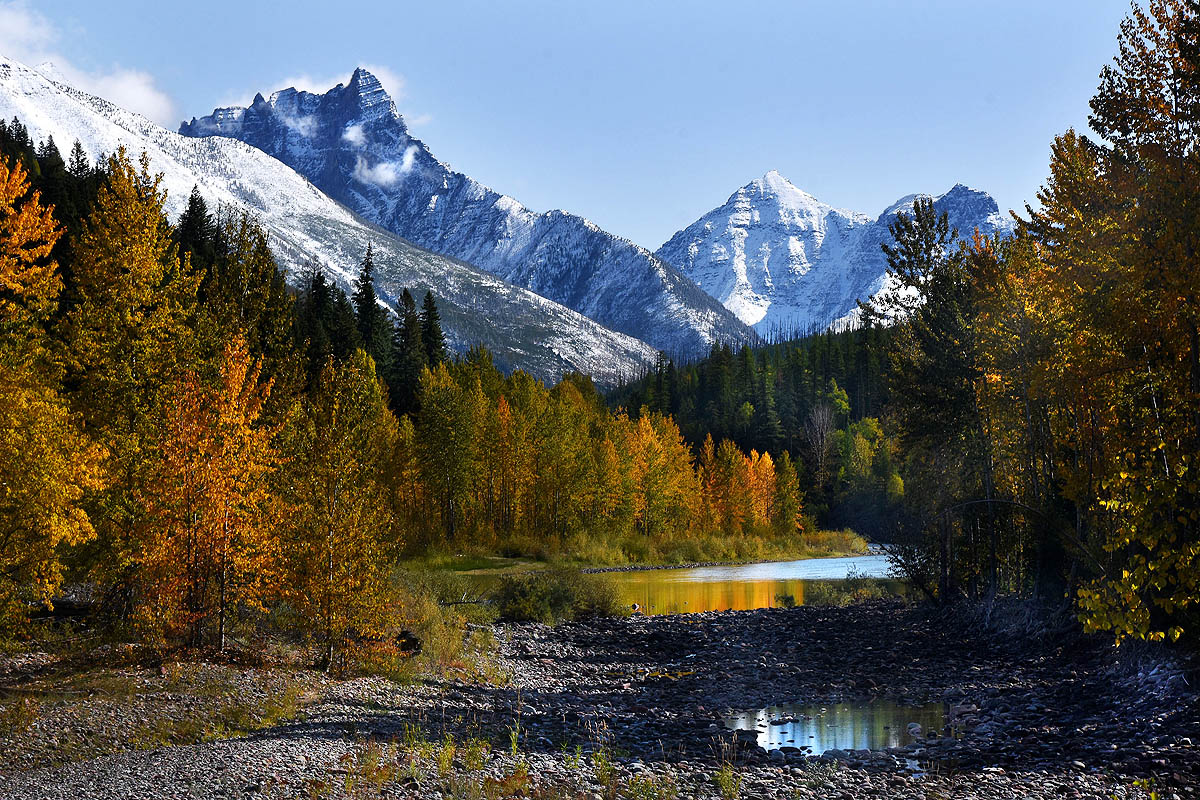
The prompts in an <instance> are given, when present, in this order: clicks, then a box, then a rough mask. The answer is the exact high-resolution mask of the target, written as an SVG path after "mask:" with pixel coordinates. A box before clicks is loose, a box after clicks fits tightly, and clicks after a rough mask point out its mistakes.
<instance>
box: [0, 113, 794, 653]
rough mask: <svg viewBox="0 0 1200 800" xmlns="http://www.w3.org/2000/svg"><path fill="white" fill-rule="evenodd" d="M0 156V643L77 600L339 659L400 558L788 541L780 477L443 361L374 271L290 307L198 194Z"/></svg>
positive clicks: (429, 334) (471, 356)
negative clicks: (84, 595) (281, 636)
mask: <svg viewBox="0 0 1200 800" xmlns="http://www.w3.org/2000/svg"><path fill="white" fill-rule="evenodd" d="M0 135H3V137H4V139H3V144H4V151H3V152H2V153H0V623H2V624H0V632H4V633H6V634H11V633H15V632H17V631H19V629H20V628H21V626H22V625H23V624H24V622H25V621H26V620H27V619H28V617H29V614H30V613H31V612H32V611H34V610H35V609H36V608H37V607H39V606H43V607H50V606H52V604H53V602H54V600H55V598H56V597H59V596H60V595H61V593H62V591H63V588H64V586H66V587H75V588H73V589H72V591H75V590H76V589H78V588H80V587H83V588H87V589H89V590H90V591H91V593H92V594H93V595H94V597H95V598H96V602H97V604H98V606H99V608H101V609H102V610H103V612H104V613H106V614H107V615H109V616H110V618H112V619H114V620H116V621H117V622H119V623H120V624H124V625H128V626H129V628H130V629H131V630H132V631H134V632H136V633H137V634H138V635H140V636H141V637H143V638H144V639H146V640H148V641H152V642H177V643H184V644H190V645H193V646H199V645H215V646H218V647H222V646H224V643H225V641H226V639H227V637H228V636H230V635H231V634H232V633H236V632H238V631H239V630H242V629H243V626H245V625H247V624H250V623H255V624H257V623H258V622H261V621H262V620H263V619H265V618H268V616H269V618H270V619H272V620H277V621H278V620H285V621H286V623H285V624H287V625H288V626H289V628H291V629H295V630H299V631H302V632H304V633H306V634H307V635H308V636H310V637H311V638H312V640H314V641H316V642H319V643H321V644H322V645H323V646H324V648H325V649H326V654H327V658H332V657H333V656H334V650H335V649H336V648H337V647H339V646H340V645H339V643H341V642H343V641H344V640H345V636H346V635H347V634H348V632H353V634H354V635H357V636H362V635H374V634H381V635H382V634H383V633H387V632H388V631H389V630H391V631H392V632H394V628H395V627H396V625H398V624H399V623H398V622H397V619H398V618H399V616H400V615H402V614H403V613H404V610H403V608H402V607H401V606H400V604H397V603H395V602H391V600H390V599H389V598H390V597H392V595H391V594H390V593H391V591H392V588H391V587H392V582H393V578H394V571H395V567H396V565H397V563H398V561H399V560H400V559H402V558H404V557H407V556H411V555H414V554H422V553H426V552H429V551H434V552H463V551H466V552H476V553H478V552H493V553H495V552H499V553H507V554H513V555H535V556H541V555H552V554H556V553H570V554H572V555H574V556H576V557H579V558H583V559H595V560H610V561H611V560H618V561H624V560H642V559H656V558H682V559H688V558H691V559H700V558H705V557H716V558H722V557H736V556H749V557H753V556H756V555H761V554H762V553H763V552H764V548H765V547H769V546H776V544H778V546H784V547H797V546H799V545H800V544H801V543H802V542H803V539H802V536H801V530H802V527H801V525H802V516H801V511H802V508H801V497H800V493H799V486H798V481H797V476H796V471H795V467H794V465H793V464H792V462H791V460H790V459H789V458H787V457H786V456H782V457H780V458H778V459H775V458H773V457H772V456H770V455H766V454H761V455H760V454H759V453H758V452H756V451H751V452H750V453H749V454H746V453H744V452H742V451H741V450H739V449H738V448H736V447H734V446H732V445H731V444H729V443H723V444H722V445H721V446H719V447H711V446H710V447H707V448H705V449H703V450H702V451H701V452H700V453H699V454H698V455H696V454H694V453H693V451H692V450H691V449H690V448H689V447H688V446H687V444H686V443H685V441H684V439H683V437H682V436H681V434H680V432H679V429H678V427H677V426H676V424H675V422H674V421H673V420H672V419H671V418H670V417H669V416H666V415H663V414H651V413H648V414H645V415H642V416H640V417H639V418H637V419H630V418H629V417H627V416H626V415H624V414H613V413H612V412H610V411H609V410H608V409H607V407H606V406H605V404H604V403H603V401H602V399H601V397H600V396H599V395H598V393H597V392H596V390H595V389H594V387H593V386H592V384H591V381H590V380H589V379H588V378H586V377H585V376H582V375H568V376H567V377H566V378H564V379H563V380H562V381H561V382H560V383H559V384H558V385H557V386H554V387H546V386H544V385H543V384H542V383H540V382H538V381H536V380H534V379H532V378H531V377H530V376H528V375H527V374H525V373H524V372H521V371H517V372H515V373H513V374H512V375H508V376H505V375H504V374H502V373H501V372H500V371H499V370H497V369H496V368H495V367H494V366H493V364H492V360H491V357H490V355H489V354H488V353H487V352H486V351H485V350H483V349H481V348H475V349H472V350H471V351H469V352H468V353H466V354H465V355H463V356H460V357H452V356H451V355H450V354H448V353H447V350H446V344H445V337H444V335H443V333H442V329H441V325H440V321H439V318H438V311H437V305H436V302H435V300H434V298H433V296H432V294H427V295H426V296H425V298H424V300H423V302H422V303H421V304H420V305H419V306H418V304H417V302H416V301H415V299H414V298H413V297H412V296H411V295H410V294H409V293H408V292H404V294H403V295H402V297H401V301H400V303H399V307H398V308H397V309H396V310H395V311H396V313H395V314H394V315H393V314H392V313H391V312H390V310H389V309H386V308H384V307H383V306H382V305H381V304H380V303H379V302H378V299H377V298H376V295H375V290H374V284H373V270H374V268H375V265H374V263H373V256H372V253H371V250H370V249H368V250H367V252H366V253H365V254H364V259H363V261H362V265H361V270H360V273H359V276H358V279H357V280H356V282H355V284H354V287H353V292H352V293H351V294H350V295H349V296H348V295H347V294H346V293H345V292H343V291H342V290H341V289H340V288H339V287H338V286H337V285H336V284H334V283H332V282H331V281H329V280H328V279H327V278H326V276H325V274H324V272H323V271H322V270H321V269H320V267H319V266H317V265H311V266H310V267H308V268H306V269H305V270H303V271H302V273H301V274H300V275H299V280H298V285H297V286H296V287H293V288H289V287H288V286H287V285H286V284H285V282H284V276H283V274H282V272H281V270H280V269H279V267H278V265H277V264H276V262H275V260H274V257H273V256H272V254H271V249H270V246H269V242H268V240H267V237H266V235H265V234H264V232H263V231H262V230H261V228H259V226H258V225H257V224H256V223H255V221H254V220H253V219H252V218H250V217H247V216H245V215H242V214H237V213H231V212H229V211H227V210H218V211H217V212H216V213H212V212H210V210H209V209H208V208H207V207H206V206H205V203H204V201H203V199H202V198H201V196H200V194H199V193H198V192H193V194H192V196H191V198H190V199H189V203H188V206H187V209H186V211H185V212H184V213H183V214H182V215H181V217H180V219H179V221H178V223H177V224H174V225H173V224H171V223H170V222H169V220H168V219H167V217H166V215H165V213H164V210H163V206H164V201H165V195H164V193H163V191H162V190H161V188H160V185H159V178H158V177H156V176H155V175H154V174H153V173H152V172H151V169H150V164H149V162H148V161H147V159H146V158H145V157H144V156H143V157H142V159H141V161H140V163H138V164H135V163H133V162H132V161H131V160H130V158H129V157H128V156H127V155H126V154H125V152H124V151H123V150H122V151H119V152H117V153H116V154H113V155H112V156H110V157H108V158H107V159H106V160H105V161H104V162H103V163H102V164H101V165H100V166H98V167H97V166H92V165H89V164H87V162H86V159H83V158H82V156H80V158H79V159H78V163H75V162H76V161H77V159H76V158H75V157H74V156H73V157H72V159H71V164H69V165H68V167H67V168H66V170H65V171H63V170H60V169H59V168H58V166H57V164H58V162H60V161H61V159H60V158H57V156H56V150H55V149H54V148H53V146H52V145H51V144H49V143H47V144H45V145H40V146H38V147H34V146H33V145H32V143H30V142H29V141H28V135H27V134H26V133H25V131H24V128H22V127H21V126H20V123H17V122H14V123H13V124H12V125H5V126H4V128H3V131H0ZM76 150H77V151H78V152H79V153H80V154H81V153H82V150H81V148H76ZM64 176H65V177H64ZM53 180H61V181H62V187H61V192H62V193H61V194H60V195H59V196H61V197H66V198H69V202H68V203H65V204H64V208H66V209H68V211H67V213H66V217H65V219H59V218H58V217H57V214H58V213H59V212H58V210H57V207H54V206H51V205H50V204H49V203H48V202H47V201H46V196H47V195H43V194H42V191H43V187H45V186H48V185H49V182H50V181H53ZM34 187H38V188H34ZM47 194H48V192H47ZM256 621H257V622H256Z"/></svg>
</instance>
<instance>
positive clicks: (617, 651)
mask: <svg viewBox="0 0 1200 800" xmlns="http://www.w3.org/2000/svg"><path fill="white" fill-rule="evenodd" d="M992 622H993V623H994V620H993V621H992ZM1041 633H1042V634H1043V635H1042V636H1041V637H1037V636H1031V635H1030V634H1029V633H1028V627H1027V626H1020V630H1019V631H1018V630H1017V628H1016V626H1014V627H1013V628H1012V629H1011V630H1008V631H1006V630H1005V629H1003V627H1002V626H997V625H994V624H993V625H986V624H985V623H984V620H982V619H981V618H979V617H976V616H972V615H965V614H964V615H958V616H953V617H950V618H947V617H946V615H945V614H944V613H936V614H935V612H933V611H931V610H928V609H924V608H921V607H908V606H905V605H903V604H901V603H899V602H878V603H871V604H864V605H857V606H851V607H847V608H817V607H801V608H795V609H774V610H771V609H764V610H759V611H741V612H723V613H721V612H717V613H708V614H694V615H683V616H673V617H644V618H643V617H633V618H624V619H622V618H618V619H606V620H592V621H589V622H586V623H573V624H564V625H560V626H558V627H556V628H549V627H546V626H542V625H536V624H521V625H507V626H506V625H497V626H495V627H494V629H493V634H494V636H495V639H496V648H495V654H494V656H493V661H494V663H493V664H492V665H491V668H490V670H489V671H488V672H489V674H492V675H498V674H502V675H506V676H507V680H499V681H496V680H493V681H491V682H479V681H464V680H461V679H438V680H433V681H428V682H423V683H417V684H413V685H407V686H403V685H398V684H395V683H392V682H390V681H387V680H384V679H381V678H359V679H355V680H348V681H337V682H332V681H321V682H320V684H319V686H315V684H310V685H309V687H308V691H313V690H314V687H315V688H316V689H319V696H314V697H313V699H312V701H311V702H309V703H308V704H307V705H304V706H303V709H302V710H301V711H300V712H299V713H298V716H297V717H296V718H294V719H292V720H290V721H285V722H280V723H278V724H275V725H273V726H272V727H269V728H267V729H265V730H261V731H257V732H255V733H251V734H249V735H244V736H241V737H238V738H234V739H229V740H224V741H216V742H208V743H202V744H193V745H185V746H166V747H159V748H158V749H153V750H145V751H134V752H123V753H115V754H110V755H104V756H101V757H98V758H92V759H89V760H85V761H75V762H71V763H65V764H54V765H49V766H35V767H33V768H22V767H21V766H20V764H21V762H20V760H19V759H13V758H9V760H7V761H6V763H7V764H8V765H9V766H6V767H5V768H4V770H3V774H2V777H0V797H4V798H13V799H14V800H16V799H17V798H74V797H97V798H107V797H113V798H117V797H120V798H125V797H164V798H165V797H240V796H271V797H306V796H354V797H368V796H369V797H379V796H381V795H382V796H387V797H414V798H449V797H464V798H473V797H478V798H484V797H502V796H511V795H514V794H520V795H521V796H535V797H544V798H557V797H570V798H588V800H593V798H619V797H628V798H669V797H679V798H689V797H712V798H717V797H733V796H740V797H745V798H759V797H762V798H788V799H789V800H790V799H791V798H809V797H813V798H816V797H823V798H824V797H834V798H838V797H847V798H848V797H881V798H882V797H888V798H893V797H894V798H927V797H928V798H932V797H947V798H959V797H961V798H984V797H996V798H1024V797H1038V798H1042V797H1044V798H1062V797H1067V798H1072V797H1080V798H1112V797H1116V798H1127V797H1128V798H1132V797H1143V798H1149V797H1150V796H1151V792H1154V793H1155V794H1156V796H1157V797H1159V798H1169V797H1178V798H1191V797H1198V796H1200V791H1198V787H1200V706H1198V702H1200V700H1198V696H1197V693H1196V692H1195V691H1194V690H1193V689H1192V688H1191V687H1190V686H1189V684H1188V675H1187V673H1186V672H1185V671H1184V670H1182V669H1181V668H1180V667H1178V666H1176V665H1174V664H1172V663H1170V662H1169V661H1167V660H1165V659H1164V657H1163V656H1162V654H1161V653H1145V654H1143V655H1142V657H1140V658H1139V657H1136V656H1134V655H1128V654H1126V655H1123V656H1122V657H1121V658H1117V657H1116V655H1115V653H1114V651H1113V649H1112V648H1111V646H1109V645H1108V644H1107V643H1106V642H1105V641H1104V640H1102V639H1098V638H1082V637H1079V636H1078V635H1075V634H1071V633H1067V632H1065V631H1062V630H1060V631H1054V630H1046V629H1043V630H1042V631H1041ZM254 681H255V682H254V683H253V686H254V687H261V686H262V685H264V683H263V678H262V676H257V677H255V678H254ZM255 690H256V691H261V689H255ZM134 696H135V698H136V696H137V693H136V692H135V693H134ZM873 698H874V699H888V700H892V701H898V702H900V703H901V704H919V703H928V702H944V703H946V704H947V707H948V708H951V709H952V710H953V714H954V723H955V727H956V730H957V732H958V734H959V736H958V737H957V738H953V737H942V738H939V737H930V736H928V735H926V733H925V732H921V734H920V735H918V736H915V737H913V736H909V737H907V738H906V740H905V742H904V743H903V744H902V745H901V746H900V747H898V748H894V749H892V750H890V751H884V752H866V751H850V752H847V751H839V752H832V753H826V754H825V755H823V756H821V757H809V756H806V755H805V754H804V753H803V752H801V751H799V750H793V751H790V752H788V753H783V752H779V751H776V752H774V753H771V754H768V753H766V752H764V751H762V750H761V749H759V748H758V747H757V745H756V744H755V743H754V742H753V741H752V738H748V737H746V736H738V735H737V734H735V733H733V732H731V731H728V730H726V728H725V726H724V724H723V720H724V718H725V715H726V714H727V713H728V712H730V711H731V710H740V709H753V708H758V707H763V706H771V705H777V704H781V703H835V702H842V701H861V702H864V703H869V702H870V701H871V700H872V699H873ZM128 706H129V707H130V708H138V709H141V712H140V713H144V708H145V704H144V703H142V704H141V705H139V701H137V700H136V699H135V700H134V701H131V702H130V703H129V704H128ZM112 714H113V715H114V716H113V717H112V719H111V722H110V724H113V725H120V724H122V722H121V719H120V714H119V711H116V710H113V711H112ZM39 735H45V734H44V732H43V733H41V734H39ZM27 736H28V734H27ZM0 744H3V745H4V747H5V748H6V749H10V750H11V749H12V748H17V749H20V748H25V747H28V748H36V747H41V748H42V749H44V743H43V744H36V745H35V743H31V742H30V741H29V740H28V738H27V739H26V740H21V739H20V738H17V739H14V740H7V741H3V742H0Z"/></svg>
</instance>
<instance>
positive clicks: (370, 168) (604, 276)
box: [179, 69, 755, 354]
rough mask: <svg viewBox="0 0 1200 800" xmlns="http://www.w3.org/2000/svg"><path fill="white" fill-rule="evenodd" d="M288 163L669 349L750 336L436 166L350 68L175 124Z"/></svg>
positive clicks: (697, 348)
mask: <svg viewBox="0 0 1200 800" xmlns="http://www.w3.org/2000/svg"><path fill="white" fill-rule="evenodd" d="M179 132H180V133H182V134H184V135H187V136H194V137H209V136H225V137H231V138H234V139H239V140H241V141H244V142H247V143H249V144H252V145H254V146H255V147H258V148H260V149H262V150H264V151H265V152H267V153H269V154H270V155H273V156H275V157H276V158H278V159H279V160H281V161H283V162H284V163H286V164H288V165H289V166H292V167H294V168H295V169H296V170H297V171H298V172H300V173H301V174H302V175H305V176H307V177H308V178H309V179H310V180H312V182H313V183H314V184H316V185H317V186H318V187H320V188H321V189H322V190H323V191H324V192H326V193H327V194H329V195H330V196H331V197H333V198H334V199H336V200H338V201H340V202H342V203H344V204H346V205H347V206H348V207H349V208H351V209H352V210H354V211H355V212H357V213H358V214H361V215H362V216H363V217H365V218H366V219H368V220H370V221H371V222H374V223H376V224H377V225H380V226H382V227H384V228H386V229H388V230H390V231H392V232H394V233H397V234H399V235H400V236H403V237H404V238H406V239H408V240H409V241H412V242H415V243H417V244H419V245H421V246H422V247H426V248H428V249H430V250H432V251H434V252H437V253H444V254H446V255H449V256H453V257H455V258H459V259H462V260H464V261H467V262H470V263H471V264H474V265H476V266H478V267H481V268H482V269H485V270H487V271H488V272H490V273H492V274H493V275H496V276H498V277H500V278H503V279H505V280H507V281H511V282H513V283H515V284H518V285H520V286H524V287H526V288H528V289H530V290H532V291H534V292H537V293H538V294H540V295H543V296H545V297H548V298H550V299H552V300H555V301H557V302H559V303H562V304H563V305H565V306H568V307H570V308H573V309H575V310H576V311H579V312H581V313H583V314H586V315H587V316H589V317H591V318H592V319H595V320H597V321H598V322H601V323H602V324H604V325H606V326H608V327H610V328H613V329H614V330H619V331H622V332H624V333H627V334H630V335H631V336H636V337H638V338H639V339H642V340H644V341H646V342H649V343H650V344H652V345H654V346H655V347H657V348H659V349H661V350H665V351H668V352H672V353H679V354H695V353H698V352H702V351H704V350H706V349H707V347H708V345H709V344H710V343H711V342H712V341H714V340H717V339H719V340H722V341H729V342H731V343H735V344H736V343H739V342H749V341H753V340H754V338H755V335H754V333H753V332H752V331H750V330H749V329H748V328H747V327H746V326H745V325H743V324H742V323H741V322H740V321H739V320H738V319H737V317H735V316H734V315H733V314H731V313H729V312H728V311H727V310H726V309H725V308H724V307H723V306H722V305H721V304H720V303H718V302H715V301H714V300H713V298H711V297H710V296H709V295H708V294H706V293H705V292H703V291H702V290H700V289H699V288H698V287H697V286H696V285H695V284H694V283H693V282H692V281H690V280H689V279H687V278H686V277H684V276H683V275H681V274H680V273H679V271H678V270H677V269H675V268H674V267H672V266H669V265H668V264H665V263H663V262H662V261H660V260H659V259H657V258H655V257H654V256H653V255H652V254H651V253H649V252H648V251H646V250H645V249H643V248H641V247H638V246H637V245H635V244H634V243H632V242H630V241H628V240H626V239H622V238H620V237H617V236H614V235H612V234H610V233H607V232H605V231H603V230H601V229H600V228H598V227H596V226H595V225H594V224H592V223H591V222H588V221H587V220H586V219H583V218H582V217H578V216H575V215H573V214H568V213H566V212H563V211H550V212H547V213H544V214H539V213H536V212H533V211H530V210H529V209H527V208H525V207H524V206H522V205H521V204H520V203H518V202H517V201H516V200H514V199H513V198H511V197H508V196H506V195H502V194H499V193H497V192H494V191H492V190H491V189H489V188H487V187H485V186H483V185H481V184H479V183H478V182H476V181H474V180H472V179H471V178H469V177H467V176H466V175H463V174H462V173H459V172H455V171H453V170H451V169H450V168H449V167H448V166H447V165H445V164H443V163H442V162H440V161H438V160H437V159H436V158H434V156H433V155H432V153H430V151H429V148H427V147H426V146H425V144H424V143H423V142H421V141H420V140H418V139H415V138H413V137H412V136H411V135H410V134H409V131H408V128H407V127H406V125H405V123H404V120H403V118H401V116H400V114H399V112H397V110H396V107H395V105H394V104H393V103H392V100H391V98H390V97H389V96H388V95H387V93H386V92H385V91H384V89H383V87H382V86H381V85H380V83H379V81H378V80H377V79H376V78H375V77H374V76H373V75H371V74H370V73H369V72H367V71H366V70H364V69H357V70H355V71H354V74H353V75H352V76H351V78H350V80H349V82H348V83H347V84H345V85H342V84H338V85H337V86H336V87H334V88H333V89H330V90H329V91H328V92H326V93H325V94H312V93H309V92H303V91H297V90H295V89H284V90H282V91H278V92H275V93H274V94H272V95H271V96H270V98H264V97H263V96H262V95H261V94H260V95H257V96H256V97H255V98H254V101H253V102H252V103H251V104H250V106H249V107H247V108H218V109H216V110H215V111H214V112H213V113H212V114H210V115H209V116H206V117H202V118H200V119H195V118H193V119H192V121H191V122H185V123H183V124H182V125H181V126H180V128H179Z"/></svg>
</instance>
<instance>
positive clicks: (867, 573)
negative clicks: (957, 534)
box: [610, 552, 905, 614]
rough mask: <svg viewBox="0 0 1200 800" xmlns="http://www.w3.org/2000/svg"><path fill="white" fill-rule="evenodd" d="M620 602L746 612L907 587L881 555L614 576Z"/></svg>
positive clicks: (655, 608) (663, 609) (653, 609)
mask: <svg viewBox="0 0 1200 800" xmlns="http://www.w3.org/2000/svg"><path fill="white" fill-rule="evenodd" d="M610 577H611V578H612V579H613V581H614V583H615V585H616V586H617V590H618V591H619V592H620V594H621V599H622V601H623V602H624V603H626V604H627V605H629V606H633V605H634V604H636V605H637V607H638V610H640V611H641V612H642V613H643V614H688V613H697V612H701V611H727V610H735V611H744V610H748V609H755V608H775V607H779V606H793V605H804V604H806V603H817V604H820V603H834V602H838V601H839V599H841V598H843V597H846V596H848V595H851V594H857V595H858V596H863V595H864V594H865V595H870V596H880V595H894V594H902V593H903V592H904V589H905V587H904V584H903V582H902V581H900V580H897V579H896V578H895V577H893V575H892V573H891V564H890V563H889V561H888V557H887V556H886V555H885V554H883V553H880V552H874V553H869V554H867V555H861V556H851V557H848V558H806V559H801V560H798V561H772V562H761V563H756V564H737V565H729V566H718V567H685V568H680V569H649V570H632V571H629V572H615V573H611V574H610Z"/></svg>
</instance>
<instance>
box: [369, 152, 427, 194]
mask: <svg viewBox="0 0 1200 800" xmlns="http://www.w3.org/2000/svg"><path fill="white" fill-rule="evenodd" d="M416 158H417V146H416V145H409V146H408V148H407V149H405V151H404V155H403V156H401V158H400V160H399V161H381V162H379V163H378V164H375V165H374V166H371V165H370V164H369V163H368V161H367V159H366V158H365V157H364V156H358V158H357V159H356V160H355V163H354V179H355V180H356V181H358V182H359V183H369V184H372V185H374V186H381V187H383V188H385V189H386V188H387V187H389V186H392V185H394V184H395V183H396V181H398V180H400V179H401V178H403V177H404V176H405V175H407V174H408V173H409V172H410V171H412V168H413V165H414V164H415V163H416Z"/></svg>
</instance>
